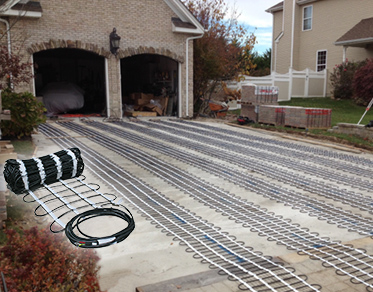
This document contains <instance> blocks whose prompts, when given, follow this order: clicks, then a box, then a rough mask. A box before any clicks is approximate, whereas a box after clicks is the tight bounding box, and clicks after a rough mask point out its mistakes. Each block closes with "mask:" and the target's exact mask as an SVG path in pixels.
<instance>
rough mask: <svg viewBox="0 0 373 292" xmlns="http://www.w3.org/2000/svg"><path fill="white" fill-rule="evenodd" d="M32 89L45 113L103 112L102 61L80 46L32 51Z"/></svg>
mask: <svg viewBox="0 0 373 292" xmlns="http://www.w3.org/2000/svg"><path fill="white" fill-rule="evenodd" d="M34 68H35V90H36V96H37V97H43V99H42V100H43V103H44V105H45V107H46V108H47V111H48V112H47V115H48V116H53V115H58V114H66V113H70V114H97V115H103V116H105V115H106V94H105V92H106V91H105V60H104V57H101V56H99V55H97V54H94V53H91V52H87V51H83V50H79V49H68V48H66V49H52V50H46V51H42V52H38V53H35V54H34Z"/></svg>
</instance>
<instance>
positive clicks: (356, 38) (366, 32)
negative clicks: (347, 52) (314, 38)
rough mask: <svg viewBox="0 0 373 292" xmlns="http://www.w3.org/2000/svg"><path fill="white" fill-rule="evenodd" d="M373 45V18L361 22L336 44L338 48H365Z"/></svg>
mask: <svg viewBox="0 0 373 292" xmlns="http://www.w3.org/2000/svg"><path fill="white" fill-rule="evenodd" d="M371 43H373V17H372V18H366V19H363V20H361V21H360V22H359V23H358V24H356V25H355V26H354V27H352V28H351V29H350V30H349V31H347V32H346V33H345V34H344V35H343V36H341V37H340V38H339V39H338V40H337V41H336V42H335V43H334V44H335V45H337V46H353V47H364V46H366V45H367V44H371Z"/></svg>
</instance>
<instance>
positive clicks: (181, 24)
mask: <svg viewBox="0 0 373 292" xmlns="http://www.w3.org/2000/svg"><path fill="white" fill-rule="evenodd" d="M171 20H172V23H173V25H174V26H176V27H180V28H190V29H196V28H197V27H196V26H195V25H194V24H192V23H190V22H184V21H182V20H181V19H180V18H178V17H172V18H171Z"/></svg>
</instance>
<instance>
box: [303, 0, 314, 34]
mask: <svg viewBox="0 0 373 292" xmlns="http://www.w3.org/2000/svg"><path fill="white" fill-rule="evenodd" d="M307 8H310V9H311V16H310V17H308V18H304V13H305V10H306V9H307ZM306 20H310V21H311V23H310V27H309V28H305V21H306ZM312 20H313V5H308V6H305V7H303V14H302V30H303V31H309V30H312V22H313V21H312Z"/></svg>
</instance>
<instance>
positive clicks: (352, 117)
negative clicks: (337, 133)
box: [279, 97, 373, 126]
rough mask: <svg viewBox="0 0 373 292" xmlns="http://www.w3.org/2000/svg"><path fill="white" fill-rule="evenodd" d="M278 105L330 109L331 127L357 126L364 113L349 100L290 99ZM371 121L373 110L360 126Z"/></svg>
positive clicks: (361, 107)
mask: <svg viewBox="0 0 373 292" xmlns="http://www.w3.org/2000/svg"><path fill="white" fill-rule="evenodd" d="M279 104H280V105H290V106H303V107H316V108H330V109H332V126H335V125H337V124H338V123H351V124H357V123H358V122H359V120H360V118H361V117H362V115H363V114H364V112H365V109H366V108H365V107H364V106H358V105H356V104H354V103H353V102H352V101H351V100H335V99H330V98H324V97H319V98H292V99H291V101H281V102H279ZM370 120H373V109H371V110H370V111H368V113H367V114H366V115H365V117H364V119H363V120H362V121H361V123H360V124H361V125H366V124H368V122H369V121H370Z"/></svg>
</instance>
